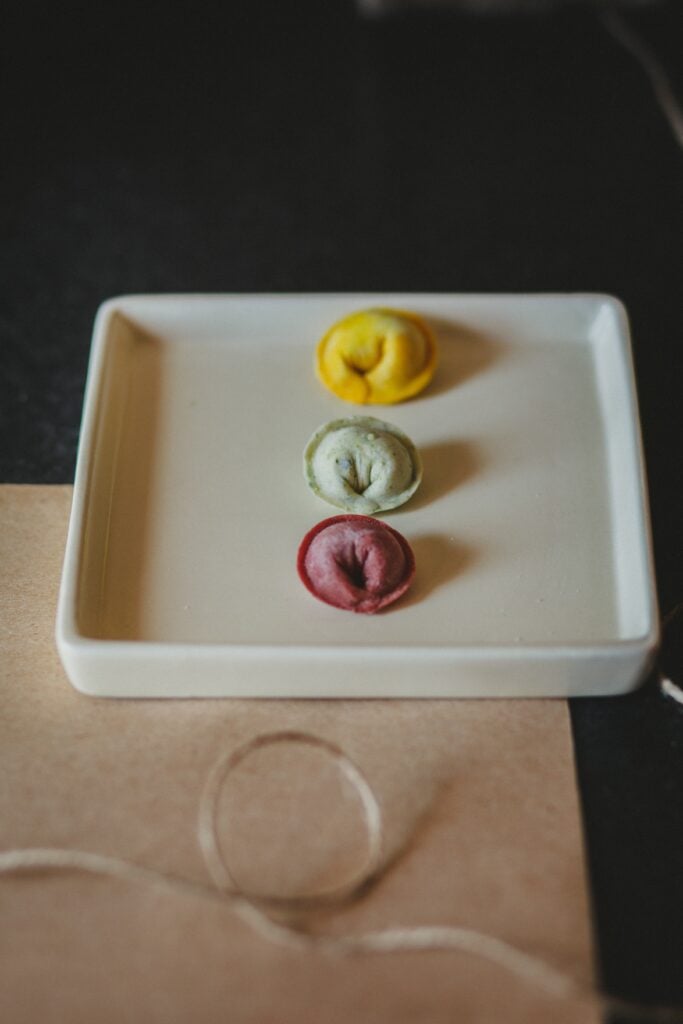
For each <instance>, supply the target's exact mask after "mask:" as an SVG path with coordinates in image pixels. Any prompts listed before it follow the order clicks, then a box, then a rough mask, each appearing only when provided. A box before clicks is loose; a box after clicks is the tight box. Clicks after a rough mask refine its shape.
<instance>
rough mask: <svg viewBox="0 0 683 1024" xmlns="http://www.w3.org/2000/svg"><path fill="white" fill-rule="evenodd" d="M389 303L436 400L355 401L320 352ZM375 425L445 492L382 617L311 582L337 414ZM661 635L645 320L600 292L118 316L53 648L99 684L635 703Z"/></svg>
mask: <svg viewBox="0 0 683 1024" xmlns="http://www.w3.org/2000/svg"><path fill="white" fill-rule="evenodd" d="M368 306H388V307H396V308H403V309H410V310H413V311H415V312H417V313H419V314H420V315H422V316H424V317H426V318H427V319H428V320H429V321H430V322H431V323H432V325H433V327H434V330H435V332H436V335H437V338H438V344H439V349H440V365H439V369H438V372H437V375H436V377H435V379H434V381H433V383H432V385H431V386H430V387H429V388H428V389H427V390H426V391H425V392H423V394H422V395H421V396H419V397H417V398H415V399H413V400H412V401H410V402H406V403H404V404H401V405H395V406H381V407H362V408H359V407H357V406H350V405H348V404H345V403H344V402H342V401H341V400H340V399H338V398H336V397H335V396H334V395H332V394H330V393H329V392H327V391H326V390H325V389H324V388H323V387H322V385H321V384H320V383H319V382H318V381H317V379H316V377H315V375H314V371H313V353H314V348H315V344H316V342H317V340H318V338H319V337H320V336H321V335H322V334H323V333H324V332H325V330H326V329H327V328H328V327H329V326H330V325H331V324H333V323H334V322H335V321H336V320H338V319H340V318H341V317H343V316H344V315H346V314H348V313H349V312H351V311H354V310H358V309H361V308H364V307H368ZM359 412H366V413H374V414H375V415H378V416H380V417H381V418H384V419H388V420H389V421H390V422H393V423H395V424H396V425H397V426H399V427H400V428H401V429H402V430H403V431H405V432H406V433H407V434H408V435H409V436H410V437H411V438H412V439H413V441H414V442H415V443H416V444H417V446H418V447H419V448H420V450H421V452H422V456H423V461H424V470H425V472H424V481H423V484H422V487H421V488H420V490H419V491H418V493H417V494H416V495H415V496H414V498H413V499H412V500H411V501H410V502H409V503H408V504H407V505H405V506H403V507H402V508H401V509H398V510H396V511H395V512H393V513H391V514H387V515H386V520H387V522H389V523H391V525H392V526H394V527H396V528H397V529H398V530H400V531H401V533H403V534H404V535H405V536H406V537H407V539H408V540H409V541H410V543H411V545H412V547H413V549H414V551H415V555H416V560H417V575H416V578H415V582H414V584H413V587H412V588H411V590H410V591H409V592H408V594H407V595H406V596H405V597H404V598H402V599H401V601H400V602H398V603H397V604H396V605H394V606H393V607H392V608H389V609H387V610H386V611H384V612H383V613H381V614H378V615H374V616H372V615H355V614H352V613H349V612H343V611H339V610H337V609H335V608H331V607H329V606H328V605H325V604H322V603H320V602H318V601H316V600H315V598H313V597H312V596H311V595H310V594H309V593H308V591H307V590H305V589H304V587H303V586H302V584H301V582H300V581H299V579H298V576H297V572H296V568H295V562H296V553H297V548H298V545H299V542H300V541H301V539H302V537H303V536H304V534H305V533H306V532H307V531H308V530H309V529H310V527H311V526H313V525H314V524H315V523H316V522H318V521H319V520H321V519H324V518H326V517H328V516H330V515H334V514H336V513H337V511H338V510H335V509H334V508H332V507H331V506H329V505H326V504H325V503H324V502H323V501H322V500H321V499H319V498H317V497H315V496H314V495H313V494H312V493H311V492H310V491H309V490H308V488H307V486H306V484H305V482H304V479H303V474H302V466H301V461H302V451H303V448H304V446H305V444H306V442H307V440H308V438H309V437H310V435H311V434H312V433H313V431H314V430H315V429H316V428H317V427H318V426H319V425H320V424H322V423H324V422H325V421H327V420H330V419H334V418H338V417H339V416H343V415H350V414H354V413H359ZM656 638H657V628H656V608H655V598H654V586H653V573H652V558H651V551H650V543H649V527H648V517H647V505H646V492H645V484H644V474H643V462H642V453H641V443H640V433H639V424H638V414H637V403H636V397H635V388H634V380H633V370H632V364H631V354H630V344H629V338H628V325H627V320H626V316H625V314H624V311H623V308H622V307H621V305H620V304H619V303H618V302H617V301H615V300H614V299H612V298H609V297H606V296H600V295H567V296H563V295H544V296H533V295H530V296H505V295H501V296H493V295H488V296H458V295H405V294H402V295H374V294H373V295H293V296H270V295H249V296H158V297H157V296H142V297H129V298H121V299H114V300H112V301H110V302H107V303H106V304H105V305H104V306H103V307H102V308H101V309H100V311H99V314H98V316H97V321H96V324H95V332H94V340H93V349H92V357H91V366H90V372H89V376H88V384H87V389H86V398H85V411H84V419H83V427H82V432H81V441H80V448H79V455H78V466H77V473H76V483H75V489H74V502H73V511H72V517H71V525H70V530H69V537H68V543H67V551H66V560H65V566H64V574H63V579H62V587H61V593H60V600H59V610H58V619H57V641H58V646H59V651H60V654H61V657H62V660H63V662H64V665H65V667H66V670H67V672H68V675H69V677H70V678H71V680H72V682H73V683H74V685H75V686H76V687H78V688H79V689H80V690H83V691H85V692H87V693H91V694H98V695H103V696H120V697H124V696H125V697H145V696H154V697H178V696H183V697H185V696H196V697H200V696H240V697H245V696H247V697H248V696H253V697H257V696H259V697H263V696H278V697H285V696H288V697H295V696H296V697H341V696H344V697H484V696H486V697H490V696H497V697H513V696H576V695H595V694H613V693H619V692H622V691H624V690H627V689H629V688H632V687H633V686H635V685H636V684H637V682H638V681H639V679H640V678H641V676H642V674H643V672H644V670H645V667H646V665H647V662H648V658H649V656H650V654H651V653H652V650H653V648H654V646H655V643H656Z"/></svg>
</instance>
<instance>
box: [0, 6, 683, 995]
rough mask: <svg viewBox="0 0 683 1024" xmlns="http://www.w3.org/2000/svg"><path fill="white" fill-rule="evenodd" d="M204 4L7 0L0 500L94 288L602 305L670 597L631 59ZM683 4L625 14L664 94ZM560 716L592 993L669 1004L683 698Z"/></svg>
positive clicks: (680, 251)
mask: <svg viewBox="0 0 683 1024" xmlns="http://www.w3.org/2000/svg"><path fill="white" fill-rule="evenodd" d="M42 7H45V8H46V10H42V9H41V8H42ZM208 10H209V8H208V7H205V6H204V5H198V4H193V5H191V4H189V3H184V4H178V5H175V6H172V5H168V4H160V3H157V4H155V3H150V4H146V5H144V4H139V3H136V4H132V3H128V2H126V0H121V2H117V3H116V4H113V3H112V4H110V3H99V4H91V5H85V4H84V5H80V6H78V7H73V8H71V7H69V6H68V4H67V5H64V4H53V5H39V4H38V3H37V2H36V0H28V2H26V3H25V4H24V5H23V7H22V8H21V13H20V14H19V15H18V16H17V18H16V21H15V24H14V26H13V27H12V28H11V29H10V31H9V32H5V33H4V34H3V37H2V41H1V42H0V56H1V57H2V65H3V73H4V75H5V77H6V82H5V86H4V87H3V89H2V104H3V127H2V146H1V147H0V150H1V152H0V176H1V177H2V181H3V190H2V209H1V211H0V216H1V218H2V235H1V246H0V261H1V278H0V280H1V282H2V284H1V285H0V292H1V294H0V359H1V362H0V366H1V377H0V418H1V423H2V437H3V442H4V443H3V444H2V450H1V451H0V481H3V482H29V483H52V482H59V483H61V482H66V481H70V480H71V479H72V474H73V468H74V459H75V451H76V443H77V438H78V427H79V418H80V408H81V401H82V393H83V383H84V374H85V368H86V362H87V357H88V348H89V342H90V331H91V327H92V321H93V317H94V313H95V310H96V308H97V306H98V304H99V303H100V302H101V301H102V300H103V299H105V298H107V297H109V296H112V295H116V294H121V293H128V292H142V293H144V292H179V291H182V292H193V291H202V292H211V291H217V292H221V291H228V292H239V291H245V292H249V291H284V292H289V291H298V292H310V291H402V290H405V291H445V292H470V291H484V292H487V291H489V292H501V291H502V292H515V291H559V292H567V291H599V292H611V293H613V294H615V295H618V296H619V297H620V298H621V299H622V300H623V301H624V302H625V304H626V306H627V308H628V311H629V313H630V316H631V322H632V328H633V341H634V348H635V359H636V367H637V377H638V387H639V396H640V403H641V415H642V425H643V433H644V440H645V448H646V457H647V464H648V472H649V486H650V499H651V509H652V518H653V529H654V543H655V557H656V564H657V574H658V591H659V597H660V601H661V606H662V609H663V610H664V611H666V610H667V609H669V608H672V607H673V606H674V605H675V604H676V603H677V602H679V601H681V600H682V599H683V545H682V544H681V539H680V537H681V524H682V523H683V500H682V498H681V494H680V480H681V438H682V437H683V431H682V429H681V428H682V426H683V423H682V419H683V417H682V414H681V381H682V379H683V376H682V369H683V359H682V357H681V352H682V351H683V335H682V333H681V329H680V325H679V318H680V315H681V303H680V295H681V290H682V288H681V286H682V284H683V273H682V271H683V241H682V239H683V233H682V231H681V229H682V228H683V222H682V217H681V214H682V212H683V203H682V199H683V194H682V193H683V189H682V183H683V153H682V152H681V150H680V148H679V146H678V145H677V143H676V141H675V138H674V135H673V133H672V130H671V127H670V125H669V124H668V123H667V120H666V118H665V117H664V115H663V113H662V111H661V109H660V108H659V107H658V105H657V103H656V101H655V97H654V94H653V90H652V88H651V85H650V82H649V81H648V78H647V77H646V75H645V73H644V71H643V69H642V68H641V67H640V66H639V65H638V63H637V62H636V61H635V60H634V59H633V57H632V55H631V54H629V53H628V52H627V51H626V50H625V49H624V48H623V47H621V46H619V45H618V43H617V42H616V41H615V39H614V38H613V36H611V35H610V34H608V32H607V31H606V29H605V26H604V24H603V23H602V22H601V21H600V19H599V17H598V15H597V14H596V12H595V10H593V9H592V8H590V7H588V8H584V7H574V6H571V7H567V8H563V9H562V10H561V11H559V12H557V13H555V14H553V15H549V14H546V15H545V16H544V15H538V14H535V15H525V16H520V17H516V18H512V17H497V18H485V19H478V18H474V17H471V16H469V17H468V16H463V15H458V14H455V13H452V12H444V11H441V12H436V11H432V12H427V13H422V14H416V13H408V12H404V13H399V14H395V15H393V16H391V17H387V18H383V19H374V20H365V19H362V18H360V17H359V16H358V15H357V14H356V12H355V10H354V8H353V6H352V5H351V4H350V0H348V2H347V0H290V2H285V0H280V2H275V0H273V2H268V3H264V2H260V0H254V2H247V0H244V2H242V3H239V4H238V3H232V4H231V3H230V2H229V0H226V3H225V4H224V5H223V13H222V15H220V16H217V15H216V14H215V13H213V14H209V13H207V12H208ZM680 10H681V8H680V5H679V3H678V2H677V0H672V2H669V3H664V4H663V5H660V6H658V7H656V8H654V9H652V10H647V11H646V10H643V11H640V10H629V11H627V13H626V14H625V15H624V17H625V18H626V19H627V20H628V23H629V25H631V26H634V27H636V28H637V30H638V33H639V35H640V37H641V38H642V39H643V40H644V41H645V43H646V44H647V46H648V47H650V48H651V49H652V50H653V51H654V52H656V53H657V55H658V57H659V59H660V60H661V63H662V65H663V67H664V68H665V69H666V70H667V71H668V72H669V74H670V76H671V79H672V83H673V85H674V88H675V90H677V92H678V95H679V96H683V76H681V75H680V72H681V70H683V69H682V68H681V60H680V55H681V41H682V40H683V32H682V31H681V25H680V19H679V17H678V14H679V13H680ZM680 618H683V616H681V617H680ZM681 628H683V625H681ZM670 643H672V641H671V640H670ZM673 646H674V644H673V643H672V649H673ZM673 657H674V663H675V664H674V665H673V670H674V671H675V672H678V673H679V678H680V677H681V676H683V663H682V660H681V658H680V656H677V655H676V653H675V651H674V656H673ZM572 721H573V727H574V738H575V744H576V757H577V764H578V773H579V782H580V787H581V793H582V799H583V811H584V820H585V829H586V842H587V848H588V859H589V865H590V874H591V883H592V897H593V905H594V911H595V919H596V931H597V936H598V941H599V957H600V965H601V971H602V977H603V980H604V983H605V985H606V986H607V987H608V988H609V989H610V990H611V991H613V992H615V993H618V994H619V995H622V996H625V997H630V998H634V999H639V1000H645V1001H658V1002H665V1001H676V1002H679V1003H681V1004H683V955H682V954H683V799H682V792H683V790H682V786H681V780H682V769H683V706H681V705H678V704H676V703H675V702H674V701H671V700H670V699H667V698H665V697H664V696H662V695H661V694H660V692H659V690H658V687H657V685H656V679H655V678H654V676H653V677H652V678H651V679H650V680H649V682H648V683H647V684H646V685H645V686H644V687H643V688H642V689H641V690H640V691H638V692H637V693H636V694H634V695H631V696H628V697H625V698H618V699H605V700H595V699H594V700H586V699H584V700H577V701H574V702H573V703H572Z"/></svg>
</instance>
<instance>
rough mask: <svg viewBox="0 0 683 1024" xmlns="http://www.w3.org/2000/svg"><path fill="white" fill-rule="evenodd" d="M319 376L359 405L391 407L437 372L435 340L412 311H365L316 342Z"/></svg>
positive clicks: (336, 393)
mask: <svg viewBox="0 0 683 1024" xmlns="http://www.w3.org/2000/svg"><path fill="white" fill-rule="evenodd" d="M316 357H317V359H316V369H317V373H318V377H319V378H320V380H321V381H322V383H323V384H324V385H325V387H327V388H329V389H330V391H332V392H334V394H335V395H337V396H338V397H339V398H343V399H344V400H345V401H347V402H355V403H356V404H358V405H366V404H371V405H372V404H376V405H391V404H393V403H394V402H402V401H404V399H406V398H412V397H413V396H414V395H417V394H418V393H419V392H420V391H422V389H423V388H425V387H426V386H427V384H429V382H430V380H431V379H432V377H433V375H434V370H435V368H436V342H435V340H434V337H433V335H432V332H431V331H430V329H429V327H428V326H427V324H426V323H424V321H422V320H421V319H420V318H419V317H418V316H416V315H415V314H414V313H404V312H398V311H397V310H393V309H367V310H362V311H361V312H358V313H352V314H351V316H347V317H346V318H345V319H344V320H341V321H340V322H339V323H337V324H335V325H334V327H332V328H331V329H330V330H329V331H328V332H327V334H326V335H325V336H324V337H323V338H322V340H321V341H320V342H319V344H318V348H317V353H316Z"/></svg>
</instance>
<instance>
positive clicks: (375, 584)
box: [297, 515, 415, 614]
mask: <svg viewBox="0 0 683 1024" xmlns="http://www.w3.org/2000/svg"><path fill="white" fill-rule="evenodd" d="M297 568H298V570H299V576H300V577H301V579H302V581H303V583H304V585H305V586H306V587H307V588H308V590H310V592H311V593H312V594H313V595H314V596H315V597H317V598H319V600H321V601H324V602H325V603H326V604H331V605H334V607H335V608H343V609H345V610H347V611H352V612H364V613H370V614H372V613H374V612H377V611H379V610H380V609H381V608H385V607H386V606H387V605H389V604H391V603H392V602H394V601H396V600H397V599H398V598H399V597H401V595H402V594H405V592H406V590H407V589H408V587H409V586H410V584H411V583H412V580H413V576H414V575H415V557H414V555H413V552H412V550H411V547H410V545H409V544H408V541H407V540H406V539H405V537H403V536H402V535H401V534H400V533H399V532H398V530H394V529H392V527H391V526H387V525H386V523H382V522H380V521H379V520H378V519H372V518H371V517H370V516H354V515H343V516H332V517H331V518H330V519H324V520H323V521H322V522H320V523H318V524H317V525H316V526H314V527H313V529H312V530H309V532H308V533H307V534H306V536H305V537H304V539H303V540H302V542H301V545H300V546H299V554H298V558H297Z"/></svg>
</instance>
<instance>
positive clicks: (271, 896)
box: [199, 732, 381, 902]
mask: <svg viewBox="0 0 683 1024" xmlns="http://www.w3.org/2000/svg"><path fill="white" fill-rule="evenodd" d="M199 824H200V830H199V832H200V839H201V843H202V848H203V852H204V856H205V859H206V863H207V867H208V869H209V871H210V873H211V876H212V878H213V881H214V882H215V883H216V884H217V885H218V886H220V887H221V888H224V889H230V890H233V891H238V892H240V893H242V894H244V895H245V896H247V897H249V898H251V899H256V900H270V901H275V902H279V901H282V902H292V901H305V900H320V899H321V898H322V899H325V898H327V899H334V898H338V897H341V896H342V895H344V894H349V893H350V892H352V891H353V890H355V889H356V888H357V887H359V886H360V885H362V884H363V883H364V882H365V881H366V880H367V879H368V877H369V876H371V875H372V874H373V872H374V871H375V869H376V867H377V864H378V859H379V847H380V840H381V818H380V810H379V806H378V804H377V801H376V798H375V796H374V794H373V792H372V789H371V787H370V785H369V784H368V782H367V781H366V780H365V778H364V776H363V775H362V773H361V772H360V770H359V769H358V768H357V767H356V766H355V765H354V764H353V762H352V761H351V760H350V759H349V758H348V757H347V756H346V755H345V754H344V753H343V752H342V751H341V750H340V749H339V748H337V747H336V746H335V745H334V744H332V743H328V742H327V741H325V740H322V739H319V738H317V737H313V736H309V735H307V734H304V733H284V732H283V733H270V734H266V735H261V736H259V737H257V738H256V739H255V740H253V741H251V742H249V743H247V744H245V745H244V746H243V747H240V748H239V749H238V750H236V751H235V752H233V753H231V754H229V755H226V756H225V757H224V758H222V759H221V761H220V762H219V763H218V764H217V765H216V767H215V769H214V771H213V773H212V777H211V779H210V780H209V784H208V786H207V790H206V791H205V794H204V797H203V799H202V804H201V808H200V823H199Z"/></svg>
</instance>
